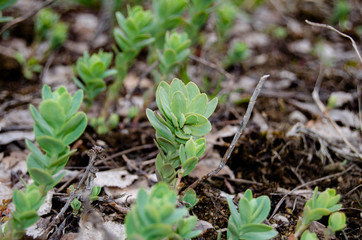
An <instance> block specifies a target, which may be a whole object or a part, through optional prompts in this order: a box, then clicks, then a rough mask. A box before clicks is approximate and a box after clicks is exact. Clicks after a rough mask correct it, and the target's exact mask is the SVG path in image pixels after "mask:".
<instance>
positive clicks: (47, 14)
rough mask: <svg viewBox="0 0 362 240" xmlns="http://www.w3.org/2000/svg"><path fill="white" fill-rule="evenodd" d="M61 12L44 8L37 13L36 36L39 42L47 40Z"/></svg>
mask: <svg viewBox="0 0 362 240" xmlns="http://www.w3.org/2000/svg"><path fill="white" fill-rule="evenodd" d="M59 18H60V16H59V14H57V13H55V12H54V11H53V10H52V9H50V8H44V9H42V10H40V11H39V12H38V14H37V17H36V20H35V37H36V40H37V41H38V42H40V41H43V40H45V39H46V38H47V37H48V35H49V33H50V32H51V29H52V28H53V26H54V24H56V23H57V22H58V20H59Z"/></svg>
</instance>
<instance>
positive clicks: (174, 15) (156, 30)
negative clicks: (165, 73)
mask: <svg viewBox="0 0 362 240" xmlns="http://www.w3.org/2000/svg"><path fill="white" fill-rule="evenodd" d="M187 5H188V1H187V0H158V1H152V10H153V14H154V21H153V25H152V29H151V33H152V36H154V38H155V43H154V45H155V47H156V48H159V49H160V48H162V46H163V45H164V39H165V34H166V32H167V31H168V30H172V29H175V28H176V27H178V26H180V25H181V24H182V23H183V22H184V20H183V18H182V14H183V13H184V12H185V10H186V9H187Z"/></svg>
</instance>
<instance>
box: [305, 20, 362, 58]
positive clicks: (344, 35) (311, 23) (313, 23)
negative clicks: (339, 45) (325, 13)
mask: <svg viewBox="0 0 362 240" xmlns="http://www.w3.org/2000/svg"><path fill="white" fill-rule="evenodd" d="M305 22H306V23H308V24H309V25H312V26H315V27H322V28H327V29H330V30H332V31H335V32H336V33H338V34H339V35H341V36H343V37H345V38H348V39H349V40H351V42H352V46H353V48H354V50H355V51H356V53H357V55H358V58H359V60H360V62H361V63H362V57H361V54H360V53H359V51H358V47H357V44H356V42H355V41H354V40H353V38H352V37H350V36H349V35H347V34H345V33H343V32H340V31H339V30H337V29H335V28H334V27H332V26H330V25H327V24H323V23H315V22H311V21H309V20H305Z"/></svg>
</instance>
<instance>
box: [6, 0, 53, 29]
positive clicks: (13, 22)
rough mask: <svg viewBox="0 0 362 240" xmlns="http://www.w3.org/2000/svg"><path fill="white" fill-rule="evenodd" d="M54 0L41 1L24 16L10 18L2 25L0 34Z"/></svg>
mask: <svg viewBox="0 0 362 240" xmlns="http://www.w3.org/2000/svg"><path fill="white" fill-rule="evenodd" d="M55 1H56V0H47V1H45V2H43V3H42V4H41V5H39V6H38V7H36V8H35V9H34V10H33V11H30V12H28V13H27V14H25V15H24V16H21V17H18V18H15V19H14V20H12V21H11V22H8V23H7V24H5V25H4V26H3V28H2V29H1V31H0V35H2V34H3V33H4V32H5V31H6V30H8V29H10V28H12V27H14V26H15V25H16V24H19V23H21V22H23V21H25V20H27V19H28V18H30V17H32V16H34V15H35V14H37V13H38V12H39V11H40V10H41V9H42V8H45V7H47V6H49V5H51V4H53V3H54V2H55Z"/></svg>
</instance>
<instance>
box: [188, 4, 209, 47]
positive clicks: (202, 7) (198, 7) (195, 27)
mask: <svg viewBox="0 0 362 240" xmlns="http://www.w3.org/2000/svg"><path fill="white" fill-rule="evenodd" d="M214 2H215V0H204V1H199V0H191V1H190V5H191V6H190V13H189V14H190V20H189V22H188V24H187V25H186V32H187V34H188V35H189V37H190V39H192V41H193V42H194V43H195V42H196V41H197V40H198V39H197V37H198V34H199V31H200V29H201V28H202V27H203V26H204V24H205V23H206V21H207V19H208V18H209V15H210V13H211V12H212V4H213V3H214Z"/></svg>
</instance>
